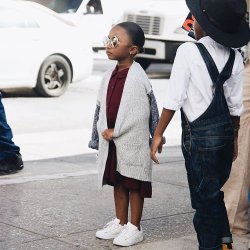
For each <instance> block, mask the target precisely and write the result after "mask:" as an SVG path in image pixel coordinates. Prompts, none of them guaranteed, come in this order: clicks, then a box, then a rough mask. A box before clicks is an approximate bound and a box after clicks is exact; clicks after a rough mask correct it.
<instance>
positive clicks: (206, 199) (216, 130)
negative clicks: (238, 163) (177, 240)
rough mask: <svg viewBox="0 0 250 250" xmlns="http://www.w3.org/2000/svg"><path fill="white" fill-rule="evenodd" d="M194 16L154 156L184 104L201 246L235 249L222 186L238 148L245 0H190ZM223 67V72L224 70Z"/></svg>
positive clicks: (173, 76) (157, 133) (246, 35)
mask: <svg viewBox="0 0 250 250" xmlns="http://www.w3.org/2000/svg"><path fill="white" fill-rule="evenodd" d="M186 3H187V5H188V7H189V9H190V11H191V13H192V14H193V15H194V17H195V21H194V32H195V37H196V40H198V42H199V43H197V44H193V43H185V44H183V45H181V46H180V47H179V49H178V51H177V54H176V58H175V62H174V65H173V69H172V74H171V78H170V83H169V84H168V91H166V95H167V96H166V98H165V104H164V109H163V111H162V115H161V118H160V121H159V124H158V126H157V128H156V131H155V134H154V139H153V144H152V147H151V158H152V160H154V161H155V162H156V163H159V161H158V159H157V158H156V156H155V154H156V151H157V149H158V151H159V152H161V147H162V135H163V133H164V130H165V129H166V127H167V125H168V123H169V122H170V121H171V119H172V117H173V115H174V113H175V111H176V110H178V109H181V116H182V151H183V155H184V158H185V166H186V169H187V177H188V183H189V188H190V194H191V203H192V207H193V208H194V209H195V210H196V212H195V215H194V220H193V222H194V227H195V230H196V233H197V238H198V242H199V249H200V250H203V249H204V250H205V249H210V250H221V249H223V250H224V249H232V244H231V243H232V235H231V233H230V228H229V223H228V217H227V212H226V208H225V204H224V200H223V192H221V191H220V189H221V187H222V186H223V185H224V183H225V182H226V181H227V179H228V177H229V174H230V170H231V165H232V161H233V159H236V157H237V152H238V143H237V137H238V129H239V120H240V118H239V117H240V115H241V113H242V111H243V105H242V71H243V60H242V57H241V55H240V53H238V52H237V51H235V50H232V49H230V47H233V48H238V47H241V46H243V45H245V44H247V43H248V41H249V38H250V33H249V27H248V25H247V23H246V22H245V20H244V16H245V14H246V2H245V0H201V1H197V0H186ZM219 72H220V73H219Z"/></svg>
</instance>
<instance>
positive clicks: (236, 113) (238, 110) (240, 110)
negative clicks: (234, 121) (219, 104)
mask: <svg viewBox="0 0 250 250" xmlns="http://www.w3.org/2000/svg"><path fill="white" fill-rule="evenodd" d="M243 111H244V107H243V105H242V106H241V107H240V108H239V107H237V108H230V107H229V113H230V115H231V116H241V115H242V113H243Z"/></svg>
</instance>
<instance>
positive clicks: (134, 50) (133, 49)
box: [129, 46, 139, 56]
mask: <svg viewBox="0 0 250 250" xmlns="http://www.w3.org/2000/svg"><path fill="white" fill-rule="evenodd" d="M138 53H139V49H138V47H137V46H131V47H130V50H129V54H130V55H133V56H135V55H136V54H138Z"/></svg>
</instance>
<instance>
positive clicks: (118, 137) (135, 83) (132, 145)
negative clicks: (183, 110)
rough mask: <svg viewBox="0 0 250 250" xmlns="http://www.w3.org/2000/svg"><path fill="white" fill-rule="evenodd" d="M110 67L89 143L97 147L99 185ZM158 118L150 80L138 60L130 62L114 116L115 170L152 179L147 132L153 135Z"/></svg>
mask: <svg viewBox="0 0 250 250" xmlns="http://www.w3.org/2000/svg"><path fill="white" fill-rule="evenodd" d="M112 72H113V70H109V71H108V72H107V73H106V74H105V76H104V78H103V80H102V83H101V86H100V89H99V93H98V98H97V107H96V111H95V117H94V122H93V129H92V136H91V141H90V142H89V147H90V148H94V149H99V152H98V158H97V166H98V186H99V187H101V186H102V185H104V184H106V183H104V182H103V174H104V170H105V166H106V161H107V157H108V148H109V142H108V141H107V140H105V139H103V137H102V135H101V134H102V132H103V131H104V130H105V129H107V128H108V127H107V116H106V94H107V88H108V84H109V80H110V77H111V74H112ZM158 120H159V113H158V108H157V104H156V99H155V97H154V94H153V90H152V87H151V84H150V82H149V80H148V77H147V75H146V73H145V72H144V70H143V69H142V68H141V66H140V64H138V63H136V62H133V64H132V65H131V67H130V69H129V71H128V75H127V78H126V81H125V85H124V89H123V93H122V97H121V102H120V106H119V110H118V114H117V118H116V123H115V128H114V134H113V141H114V143H115V145H116V154H117V171H118V172H119V173H120V174H121V175H123V176H126V177H130V178H134V179H137V180H142V181H151V180H152V161H151V159H150V145H149V139H150V134H151V136H152V137H153V134H154V131H155V128H156V126H157V123H158Z"/></svg>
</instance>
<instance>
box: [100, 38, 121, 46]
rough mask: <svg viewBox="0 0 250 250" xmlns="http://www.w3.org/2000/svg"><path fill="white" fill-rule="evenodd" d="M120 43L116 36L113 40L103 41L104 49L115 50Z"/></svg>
mask: <svg viewBox="0 0 250 250" xmlns="http://www.w3.org/2000/svg"><path fill="white" fill-rule="evenodd" d="M119 43H120V42H119V40H118V37H116V36H113V37H111V38H108V37H104V39H103V45H104V47H111V48H115V47H117V46H118V44H119Z"/></svg>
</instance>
